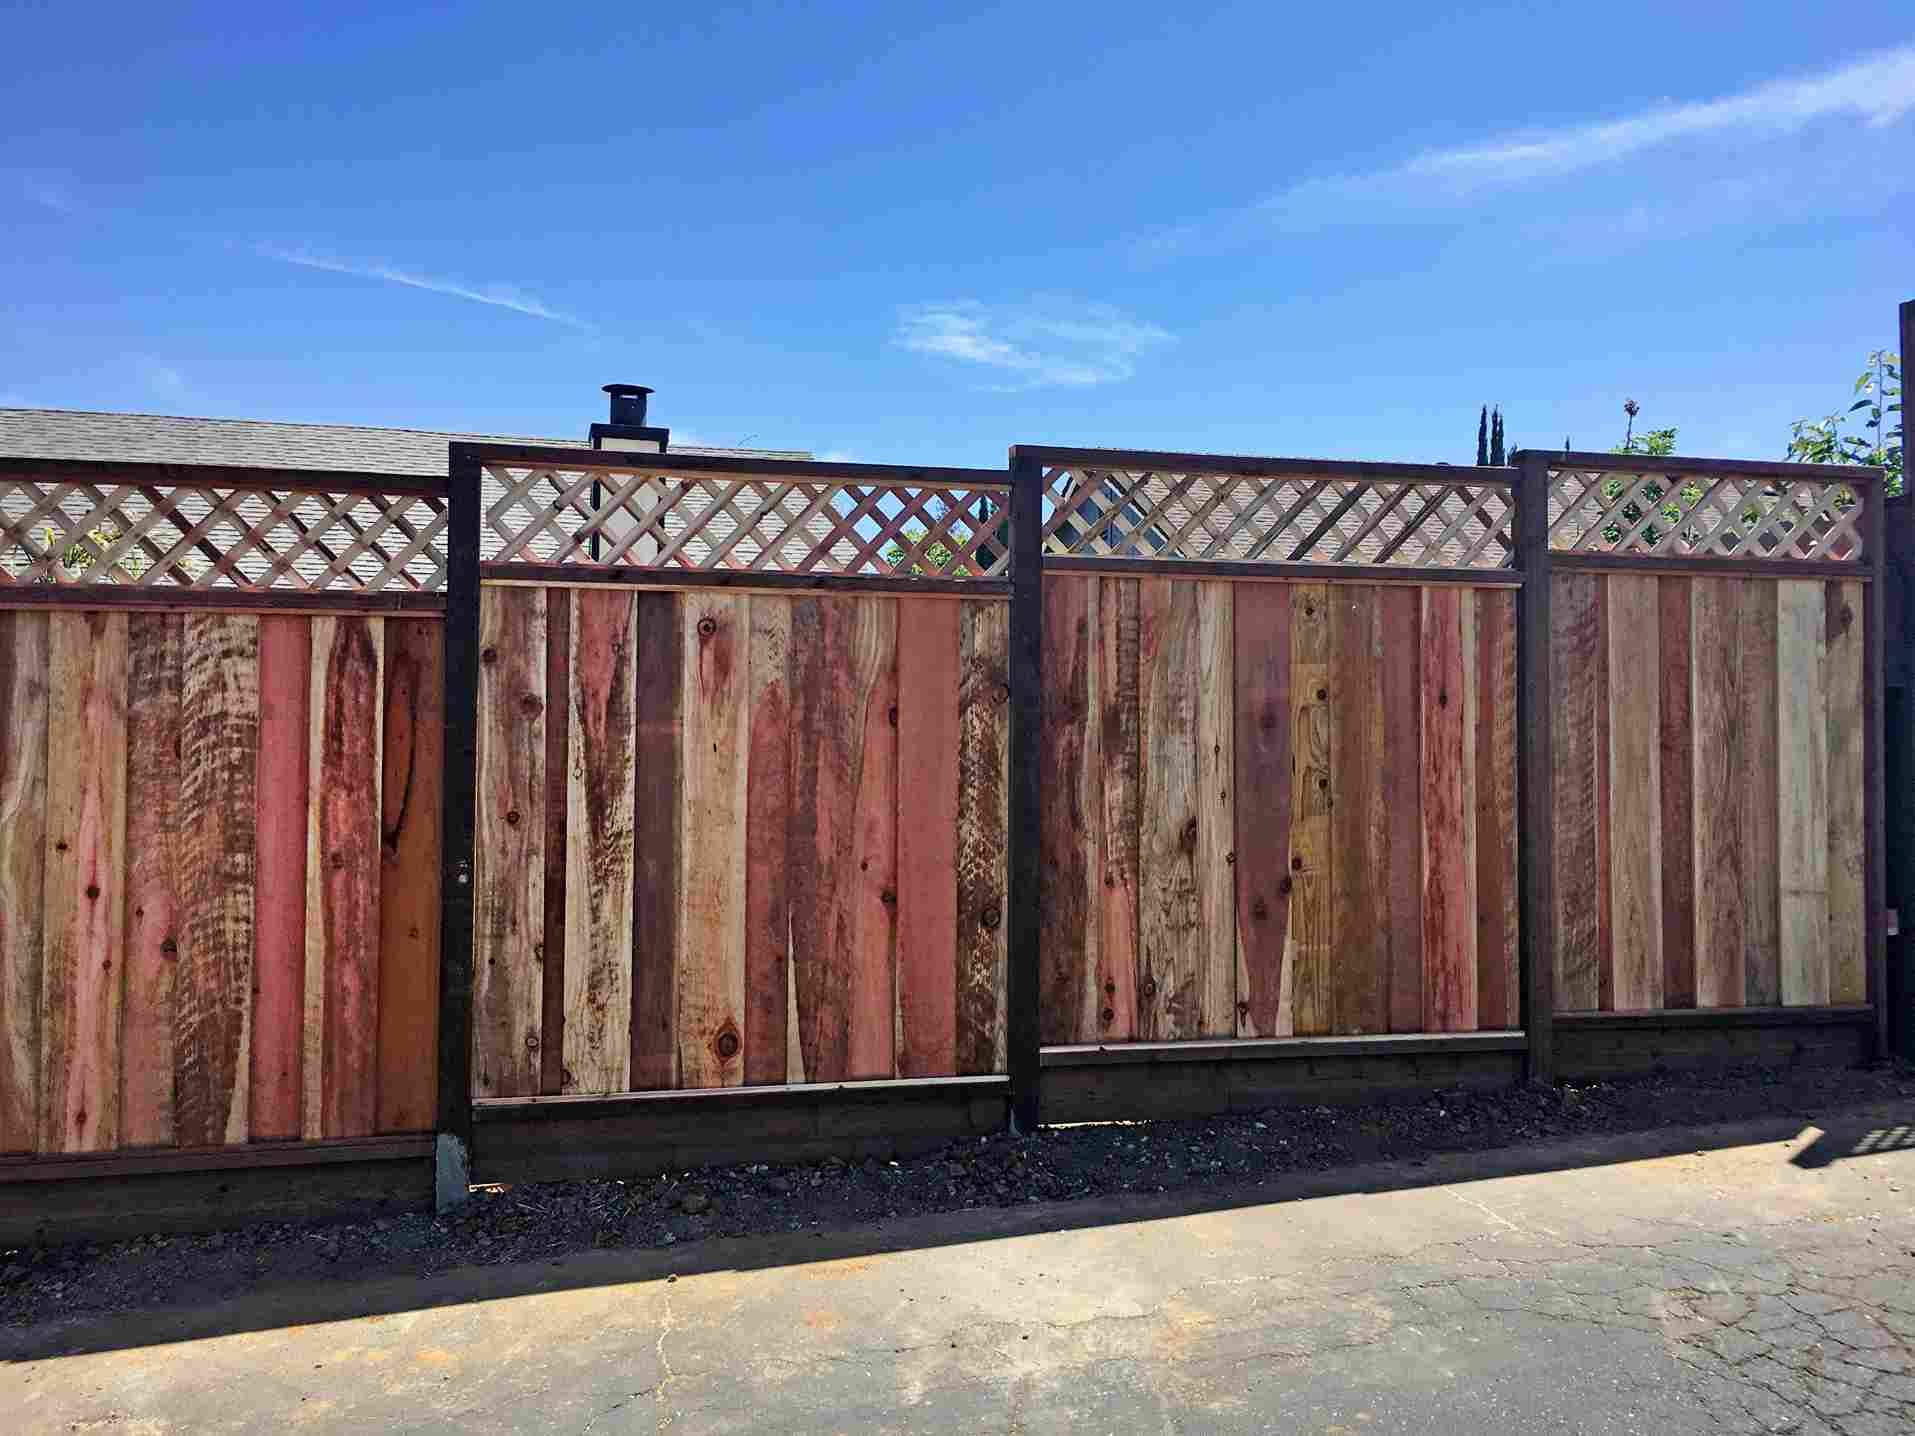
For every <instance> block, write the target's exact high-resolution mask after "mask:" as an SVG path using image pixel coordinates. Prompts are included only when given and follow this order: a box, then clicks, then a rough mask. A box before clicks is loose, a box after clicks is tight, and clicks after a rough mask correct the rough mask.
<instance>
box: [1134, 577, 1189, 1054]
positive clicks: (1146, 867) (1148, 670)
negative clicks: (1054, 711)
mask: <svg viewBox="0 0 1915 1436" xmlns="http://www.w3.org/2000/svg"><path fill="white" fill-rule="evenodd" d="M1139 598H1140V639H1139V661H1138V672H1139V681H1140V689H1141V693H1140V700H1139V705H1140V712H1141V716H1142V719H1143V732H1142V744H1143V793H1142V815H1143V816H1142V823H1141V841H1140V844H1139V848H1140V855H1141V862H1140V871H1139V879H1140V891H1139V898H1138V912H1137V935H1138V948H1139V955H1140V958H1141V962H1142V966H1141V968H1140V970H1139V978H1138V992H1137V1035H1138V1036H1139V1037H1141V1038H1145V1039H1156V1040H1158V1041H1170V1040H1175V1039H1177V1038H1186V1037H1197V1036H1199V1035H1201V1033H1202V1031H1203V1012H1202V993H1201V991H1200V989H1199V986H1198V984H1199V980H1200V973H1201V971H1202V963H1203V946H1202V943H1203V912H1202V905H1201V904H1202V898H1201V891H1202V890H1201V887H1200V886H1199V881H1198V873H1197V835H1198V828H1199V820H1198V808H1199V799H1198V794H1197V791H1196V787H1197V665H1198V662H1199V649H1198V619H1197V586H1196V585H1195V584H1194V583H1191V582H1188V581H1184V580H1179V579H1159V578H1150V579H1144V580H1142V581H1141V582H1140V585H1139Z"/></svg>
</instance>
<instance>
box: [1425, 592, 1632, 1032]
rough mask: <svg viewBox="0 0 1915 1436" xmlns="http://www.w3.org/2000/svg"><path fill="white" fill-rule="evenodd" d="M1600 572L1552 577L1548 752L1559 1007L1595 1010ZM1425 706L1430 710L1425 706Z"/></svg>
mask: <svg viewBox="0 0 1915 1436" xmlns="http://www.w3.org/2000/svg"><path fill="white" fill-rule="evenodd" d="M1602 584H1603V580H1602V579H1601V577H1599V576H1598V575H1595V574H1588V573H1565V574H1559V575H1556V576H1555V577H1554V578H1553V579H1552V580H1551V592H1550V613H1549V618H1550V644H1549V656H1550V665H1549V667H1550V682H1551V684H1552V685H1553V687H1554V689H1555V699H1556V701H1555V705H1554V708H1553V710H1552V713H1551V734H1550V754H1551V758H1552V766H1553V767H1554V770H1555V771H1554V773H1553V775H1552V776H1553V778H1554V786H1555V793H1556V811H1557V814H1558V823H1557V827H1556V870H1555V873H1554V874H1553V875H1552V883H1551V886H1552V887H1553V889H1554V891H1555V904H1556V912H1555V919H1556V1007H1557V1010H1558V1011H1560V1012H1591V1011H1594V1010H1595V1009H1596V1007H1597V1002H1598V969H1599V968H1600V966H1601V946H1600V944H1601V934H1600V932H1599V931H1598V924H1599V922H1600V920H1601V919H1600V914H1601V912H1602V911H1603V910H1604V909H1606V908H1607V907H1608V904H1609V894H1608V892H1607V890H1606V889H1604V888H1603V887H1602V886H1601V885H1600V883H1599V881H1598V878H1597V864H1596V836H1597V834H1596V826H1597V802H1598V793H1597V784H1596V777H1597V770H1598V768H1600V767H1606V766H1607V764H1608V761H1609V755H1608V753H1607V752H1606V751H1604V750H1603V749H1602V748H1601V747H1599V745H1598V743H1597V730H1596V717H1597V710H1598V708H1599V706H1601V704H1600V701H1599V700H1600V695H1601V691H1602V685H1601V682H1600V678H1601V674H1600V671H1599V662H1600V658H1601V653H1602V593H1603V590H1602ZM1424 711H1425V712H1426V713H1427V712H1428V704H1427V703H1426V704H1425V708H1424Z"/></svg>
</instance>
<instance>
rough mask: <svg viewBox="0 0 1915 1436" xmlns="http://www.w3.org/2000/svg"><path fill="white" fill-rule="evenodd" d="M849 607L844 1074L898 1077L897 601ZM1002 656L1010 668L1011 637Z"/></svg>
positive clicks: (866, 601)
mask: <svg viewBox="0 0 1915 1436" xmlns="http://www.w3.org/2000/svg"><path fill="white" fill-rule="evenodd" d="M853 602H854V603H856V605H857V608H858V613H857V627H856V633H857V643H856V646H855V648H854V649H853V650H852V651H853V652H854V653H855V654H856V655H857V666H856V669H855V671H856V672H857V673H858V674H859V675H860V698H861V701H857V702H854V703H853V705H852V706H851V707H849V708H847V709H846V710H845V718H846V721H849V722H851V723H857V722H859V721H860V720H862V722H863V726H864V733H863V741H862V744H861V748H862V754H861V756H862V759H863V762H862V767H861V770H860V773H859V777H858V800H857V805H856V807H855V809H854V812H855V815H856V829H855V833H856V844H857V845H856V848H855V849H854V852H853V857H854V861H853V863H852V864H851V865H850V866H849V871H850V872H851V873H852V874H853V889H852V891H853V895H854V899H855V907H854V909H853V912H854V914H855V927H854V929H853V931H854V933H855V940H854V945H853V949H852V967H851V1033H850V1047H849V1053H848V1057H847V1064H848V1075H849V1076H851V1077H853V1078H859V1079H863V1078H875V1077H894V1076H896V1075H897V1060H898V1059H897V1024H898V988H897V983H898V973H897V962H898V603H899V600H897V599H895V598H859V599H855V600H853ZM1005 656H1006V661H1007V663H1008V659H1009V643H1008V638H1007V642H1006V645H1005ZM867 672H868V673H869V678H868V679H865V678H864V677H863V675H864V674H866V673H867ZM1007 759H1008V752H1007ZM1007 822H1008V814H1007ZM1006 896H1007V899H1008V885H1007V887H1006ZM999 931H1003V929H1002V928H1000V929H999Z"/></svg>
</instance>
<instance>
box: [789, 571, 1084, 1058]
mask: <svg viewBox="0 0 1915 1436" xmlns="http://www.w3.org/2000/svg"><path fill="white" fill-rule="evenodd" d="M1090 582H1092V583H1094V582H1095V580H1090ZM753 602H754V603H757V602H759V600H756V599H754V600H753ZM959 619H960V615H959V612H958V606H957V604H955V603H952V602H950V601H949V600H948V599H901V600H899V602H898V905H897V914H898V920H897V929H898V1059H897V1068H898V1075H899V1076H900V1077H945V1076H952V1075H954V1074H955V1073H956V1072H957V930H958V897H957V891H958V877H957V827H958V747H959V744H960V741H961V739H960V734H959V732H958V670H959V666H960V662H961V658H962V654H961V652H960V649H961V647H962V644H963V638H962V635H961V633H960V631H959V630H960V622H959ZM1073 1040H1074V1039H1073Z"/></svg>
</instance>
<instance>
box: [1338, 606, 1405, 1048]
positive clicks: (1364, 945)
mask: <svg viewBox="0 0 1915 1436" xmlns="http://www.w3.org/2000/svg"><path fill="white" fill-rule="evenodd" d="M1328 598H1329V604H1330V689H1329V691H1330V771H1331V772H1332V773H1334V774H1336V775H1337V783H1336V794H1335V800H1334V801H1333V802H1332V804H1331V806H1330V849H1331V852H1332V854H1333V856H1332V858H1331V865H1330V912H1331V917H1330V923H1331V931H1332V933H1334V934H1335V949H1334V951H1333V953H1332V956H1331V970H1330V978H1331V1004H1330V1011H1331V1021H1330V1028H1331V1030H1332V1031H1333V1032H1338V1033H1374V1032H1382V1031H1383V1030H1384V1028H1385V1026H1386V1017H1385V1006H1384V1004H1385V1002H1386V1001H1387V997H1388V994H1387V990H1386V982H1387V977H1388V974H1387V972H1386V971H1385V966H1384V963H1385V951H1384V940H1383V923H1384V922H1385V921H1386V920H1387V918H1388V911H1389V909H1388V904H1387V901H1386V897H1385V890H1386V885H1387V883H1388V881H1389V877H1388V875H1389V870H1390V848H1389V843H1390V826H1389V819H1388V814H1387V810H1386V806H1385V796H1384V792H1383V702H1382V697H1383V694H1382V687H1381V683H1380V679H1381V677H1382V675H1381V672H1380V663H1379V657H1380V655H1379V653H1378V651H1377V643H1378V636H1377V635H1378V609H1377V601H1378V591H1377V589H1376V588H1374V587H1370V586H1367V585H1365V586H1358V585H1355V584H1346V585H1338V586H1336V587H1333V588H1331V589H1329V590H1328Z"/></svg>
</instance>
